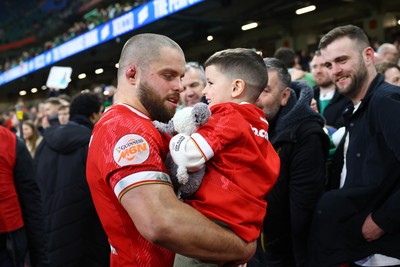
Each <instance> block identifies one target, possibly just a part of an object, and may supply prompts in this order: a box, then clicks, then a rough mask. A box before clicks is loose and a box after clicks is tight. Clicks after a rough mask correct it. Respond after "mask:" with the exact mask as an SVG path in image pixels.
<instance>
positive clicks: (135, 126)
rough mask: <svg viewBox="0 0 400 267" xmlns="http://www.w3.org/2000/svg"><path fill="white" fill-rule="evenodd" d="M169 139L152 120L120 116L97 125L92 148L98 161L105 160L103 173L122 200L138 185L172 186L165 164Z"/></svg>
mask: <svg viewBox="0 0 400 267" xmlns="http://www.w3.org/2000/svg"><path fill="white" fill-rule="evenodd" d="M109 116H110V115H109ZM169 139H170V137H169V136H167V135H166V134H161V133H160V132H158V131H157V130H156V129H155V128H154V126H153V125H152V123H151V121H150V120H145V119H143V118H139V117H138V116H132V115H131V116H129V115H127V116H116V117H113V118H112V119H110V120H108V121H106V122H103V124H102V125H98V127H95V129H94V131H93V136H92V141H91V144H90V146H91V148H90V149H91V150H93V151H92V154H96V156H97V157H98V159H97V160H96V161H97V162H101V164H97V168H98V169H99V171H100V176H101V177H104V179H106V181H105V182H106V183H107V184H108V185H109V186H110V187H111V189H112V190H113V191H114V193H115V195H116V197H117V198H118V199H119V200H120V199H121V197H122V196H123V195H124V194H125V193H126V192H127V191H129V190H130V189H132V188H135V187H137V186H141V185H146V184H167V185H170V186H172V184H171V179H170V177H169V174H168V172H167V170H166V167H165V165H164V160H165V158H166V154H167V152H168V143H169Z"/></svg>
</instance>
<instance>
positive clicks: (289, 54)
mask: <svg viewBox="0 0 400 267" xmlns="http://www.w3.org/2000/svg"><path fill="white" fill-rule="evenodd" d="M274 58H277V59H279V60H280V61H282V62H283V64H285V66H286V67H287V68H288V71H289V73H290V76H291V78H292V80H293V81H296V80H302V81H305V82H306V83H308V84H309V85H310V86H311V87H314V86H315V82H314V78H313V76H312V75H311V73H308V72H305V71H303V70H302V69H301V67H300V68H299V67H297V68H296V67H295V66H296V58H297V59H298V58H299V57H298V56H297V55H296V52H295V51H294V50H293V49H292V48H289V47H280V48H278V49H277V50H276V51H275V53H274Z"/></svg>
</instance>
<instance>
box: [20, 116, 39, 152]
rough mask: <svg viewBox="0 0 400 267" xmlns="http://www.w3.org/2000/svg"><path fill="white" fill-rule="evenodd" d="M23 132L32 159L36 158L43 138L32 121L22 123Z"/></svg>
mask: <svg viewBox="0 0 400 267" xmlns="http://www.w3.org/2000/svg"><path fill="white" fill-rule="evenodd" d="M22 132H23V137H24V140H25V144H26V147H27V148H28V151H29V153H30V154H31V156H32V158H33V157H34V156H35V153H36V148H37V147H38V146H39V144H40V142H41V141H42V136H41V135H40V133H39V130H38V129H37V128H36V126H35V124H34V123H33V121H31V120H26V121H24V122H23V123H22Z"/></svg>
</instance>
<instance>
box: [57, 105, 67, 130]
mask: <svg viewBox="0 0 400 267" xmlns="http://www.w3.org/2000/svg"><path fill="white" fill-rule="evenodd" d="M69 107H70V104H69V103H64V104H62V105H61V106H60V108H59V109H58V113H57V114H58V122H59V123H60V125H64V124H67V122H68V121H69Z"/></svg>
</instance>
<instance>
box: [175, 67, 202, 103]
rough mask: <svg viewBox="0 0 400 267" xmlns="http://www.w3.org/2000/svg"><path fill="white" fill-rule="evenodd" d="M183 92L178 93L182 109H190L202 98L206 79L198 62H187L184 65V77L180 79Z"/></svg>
mask: <svg viewBox="0 0 400 267" xmlns="http://www.w3.org/2000/svg"><path fill="white" fill-rule="evenodd" d="M182 86H183V91H182V92H181V93H180V98H181V104H182V107H187V106H189V107H192V106H194V105H195V104H197V103H199V102H200V101H201V99H202V97H203V93H202V91H203V89H204V87H205V86H206V77H205V73H204V68H203V66H201V65H200V63H198V62H188V63H186V65H185V76H183V78H182Z"/></svg>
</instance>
